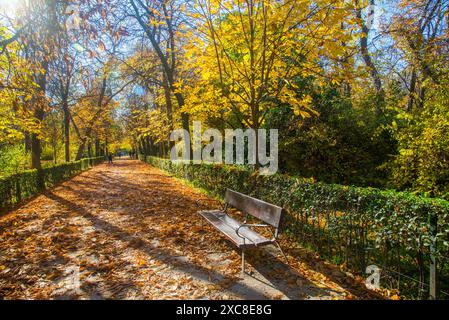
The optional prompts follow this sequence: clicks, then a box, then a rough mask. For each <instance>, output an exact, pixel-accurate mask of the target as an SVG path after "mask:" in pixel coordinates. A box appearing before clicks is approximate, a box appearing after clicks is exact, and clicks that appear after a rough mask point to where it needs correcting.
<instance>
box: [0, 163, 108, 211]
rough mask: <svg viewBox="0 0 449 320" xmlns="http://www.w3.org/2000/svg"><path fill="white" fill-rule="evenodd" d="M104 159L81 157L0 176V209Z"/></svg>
mask: <svg viewBox="0 0 449 320" xmlns="http://www.w3.org/2000/svg"><path fill="white" fill-rule="evenodd" d="M103 161H104V157H97V158H90V159H82V160H80V161H74V162H68V163H64V164H60V165H55V166H52V167H48V168H45V169H42V170H27V171H23V172H21V173H18V174H14V175H10V176H7V177H1V178H0V210H4V209H6V208H9V207H11V206H13V205H15V204H17V203H20V202H21V201H22V200H25V199H27V198H29V197H31V196H33V195H35V194H37V193H39V192H41V191H42V190H44V189H46V188H50V187H52V186H54V185H56V184H58V183H59V182H61V181H64V180H67V179H69V178H72V177H73V176H75V175H77V174H78V173H80V172H82V171H84V170H87V169H89V168H91V167H93V166H95V165H97V164H99V163H101V162H103Z"/></svg>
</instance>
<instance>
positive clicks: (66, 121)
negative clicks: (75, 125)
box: [63, 102, 70, 162]
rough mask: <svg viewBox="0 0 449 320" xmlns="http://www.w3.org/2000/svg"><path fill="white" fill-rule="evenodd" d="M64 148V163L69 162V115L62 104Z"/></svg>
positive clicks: (66, 108) (65, 105)
mask: <svg viewBox="0 0 449 320" xmlns="http://www.w3.org/2000/svg"><path fill="white" fill-rule="evenodd" d="M63 108H64V147H65V161H66V162H70V114H69V107H68V105H67V103H66V102H64V107H63Z"/></svg>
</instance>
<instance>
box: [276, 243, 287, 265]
mask: <svg viewBox="0 0 449 320" xmlns="http://www.w3.org/2000/svg"><path fill="white" fill-rule="evenodd" d="M274 243H276V246H277V247H278V248H279V250H280V251H281V253H282V255H283V256H284V259H285V261H287V265H290V264H289V262H288V258H287V255H286V254H285V253H284V250H282V248H281V246H280V245H279V242H277V241H274Z"/></svg>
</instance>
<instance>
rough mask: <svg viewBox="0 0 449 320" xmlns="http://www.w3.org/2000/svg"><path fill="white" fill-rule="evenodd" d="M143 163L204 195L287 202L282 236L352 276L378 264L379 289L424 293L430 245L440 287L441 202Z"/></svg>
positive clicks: (446, 207)
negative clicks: (228, 192) (226, 194)
mask: <svg viewBox="0 0 449 320" xmlns="http://www.w3.org/2000/svg"><path fill="white" fill-rule="evenodd" d="M146 161H147V162H148V163H149V164H151V165H153V166H155V167H158V168H161V169H163V170H165V171H167V172H169V173H171V174H173V175H174V176H176V177H178V178H182V179H186V180H189V181H191V182H192V183H193V184H194V185H195V186H197V187H200V188H203V189H206V190H208V192H210V194H211V195H214V196H218V197H221V198H222V197H223V195H224V192H225V190H226V188H230V189H233V190H236V191H239V192H242V193H245V194H248V195H251V196H254V197H256V198H259V199H263V200H265V201H268V202H270V203H273V204H276V205H279V206H282V207H284V208H286V209H287V210H288V212H289V213H288V217H287V219H286V223H285V228H284V234H285V235H287V236H288V237H290V238H292V239H294V240H295V241H298V242H300V243H301V244H302V245H305V246H307V247H309V248H311V249H313V250H314V251H316V252H318V253H319V254H320V255H321V256H322V257H325V258H328V259H330V260H332V261H333V262H335V263H339V264H343V265H345V266H346V267H347V268H348V269H350V270H352V271H354V272H357V273H359V274H365V268H366V267H367V266H369V265H372V264H374V265H377V266H379V267H380V268H381V269H382V274H381V275H382V278H381V285H382V286H383V287H389V288H397V289H400V290H401V292H403V293H406V294H407V295H409V296H413V297H418V298H427V297H428V288H429V276H428V275H429V265H430V253H431V250H430V248H431V246H436V248H435V249H434V250H432V251H433V252H434V256H436V258H437V262H438V269H439V270H438V271H439V280H440V281H439V283H440V284H441V286H440V287H441V288H442V289H444V290H446V291H447V289H446V288H445V287H446V286H447V284H448V281H447V280H448V279H449V268H448V267H449V266H448V262H449V246H448V245H449V202H448V201H445V200H441V199H431V198H424V197H419V196H416V195H414V194H411V193H407V192H396V191H388V190H379V189H375V188H360V187H351V186H343V185H335V184H334V185H330V184H324V183H319V182H314V181H311V180H309V179H303V178H298V177H291V176H287V175H282V174H276V175H272V176H263V175H259V174H257V173H256V172H254V171H253V170H251V169H248V168H244V167H237V166H225V165H209V164H185V163H184V164H174V163H172V162H171V161H169V160H166V159H160V158H154V157H147V159H146ZM433 227H437V230H438V233H435V232H433V231H432V230H433V229H432V228H433ZM434 240H435V242H434ZM408 277H410V278H412V279H413V280H411V279H409V278H408Z"/></svg>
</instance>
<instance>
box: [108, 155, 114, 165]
mask: <svg viewBox="0 0 449 320" xmlns="http://www.w3.org/2000/svg"><path fill="white" fill-rule="evenodd" d="M108 163H109V164H113V163H112V154H111V153H109V154H108Z"/></svg>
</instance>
